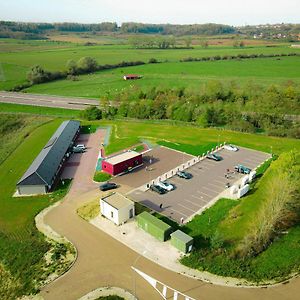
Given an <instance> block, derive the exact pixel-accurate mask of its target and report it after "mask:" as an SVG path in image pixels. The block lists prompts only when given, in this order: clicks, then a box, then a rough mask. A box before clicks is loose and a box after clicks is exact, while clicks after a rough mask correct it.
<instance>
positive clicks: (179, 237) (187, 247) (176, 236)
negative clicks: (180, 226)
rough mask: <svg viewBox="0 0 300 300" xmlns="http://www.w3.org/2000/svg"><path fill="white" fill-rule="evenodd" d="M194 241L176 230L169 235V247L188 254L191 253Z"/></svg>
mask: <svg viewBox="0 0 300 300" xmlns="http://www.w3.org/2000/svg"><path fill="white" fill-rule="evenodd" d="M193 242H194V239H193V238H192V237H190V236H189V235H187V234H185V233H184V232H182V231H181V230H176V231H175V232H173V233H172V234H171V245H173V246H174V247H175V248H177V249H178V250H180V251H181V252H184V253H188V252H191V251H192V248H193Z"/></svg>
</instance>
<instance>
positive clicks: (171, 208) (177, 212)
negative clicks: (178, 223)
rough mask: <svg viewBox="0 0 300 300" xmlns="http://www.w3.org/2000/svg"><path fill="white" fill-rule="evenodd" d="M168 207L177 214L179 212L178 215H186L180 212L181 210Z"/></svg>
mask: <svg viewBox="0 0 300 300" xmlns="http://www.w3.org/2000/svg"><path fill="white" fill-rule="evenodd" d="M168 209H169V210H172V211H174V212H175V213H177V214H179V215H182V216H185V217H188V216H187V215H186V214H184V213H182V212H179V211H177V210H176V209H173V208H168Z"/></svg>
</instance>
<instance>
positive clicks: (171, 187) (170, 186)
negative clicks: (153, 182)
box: [157, 181, 174, 192]
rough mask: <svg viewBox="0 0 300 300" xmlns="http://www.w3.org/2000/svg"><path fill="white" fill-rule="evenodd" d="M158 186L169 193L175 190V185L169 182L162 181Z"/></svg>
mask: <svg viewBox="0 0 300 300" xmlns="http://www.w3.org/2000/svg"><path fill="white" fill-rule="evenodd" d="M157 185H159V186H160V187H162V188H163V189H165V190H167V191H168V192H170V191H172V190H174V185H173V184H171V183H169V182H168V181H160V182H158V184H157Z"/></svg>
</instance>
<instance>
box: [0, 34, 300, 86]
mask: <svg viewBox="0 0 300 300" xmlns="http://www.w3.org/2000/svg"><path fill="white" fill-rule="evenodd" d="M22 45H23V50H22ZM0 46H1V49H2V51H1V50H0V66H1V67H0V89H9V88H12V87H13V86H14V85H16V84H20V83H22V82H24V81H25V79H26V73H27V72H28V70H29V69H30V67H31V66H34V65H40V66H42V67H44V68H46V69H47V70H50V71H56V70H65V68H66V63H67V61H68V60H70V59H73V60H75V61H77V60H79V59H80V58H81V57H84V56H91V57H94V58H95V59H96V60H97V62H98V63H99V64H113V63H119V62H122V61H137V60H139V61H144V62H147V61H148V60H149V59H150V58H155V59H157V60H160V61H170V62H176V61H179V60H180V59H183V58H187V57H203V56H214V55H220V56H223V55H238V54H253V53H255V54H261V53H263V54H271V53H272V54H274V53H290V52H298V53H300V50H299V49H291V48H289V47H288V46H287V45H282V46H276V47H266V46H248V47H245V48H233V47H228V46H210V47H208V48H206V49H204V48H201V47H200V46H195V48H193V49H164V50H162V49H133V48H132V47H131V46H130V45H97V46H83V45H82V44H81V45H78V44H75V43H63V42H62V43H59V42H50V41H34V42H31V43H30V42H24V41H23V42H21V41H19V42H18V41H16V40H9V39H5V40H4V39H0ZM1 69H2V72H1ZM1 73H2V74H3V75H2V76H1ZM3 78H4V79H3Z"/></svg>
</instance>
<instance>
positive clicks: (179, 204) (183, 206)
mask: <svg viewBox="0 0 300 300" xmlns="http://www.w3.org/2000/svg"><path fill="white" fill-rule="evenodd" d="M178 205H179V206H181V207H183V208H184V209H187V210H189V211H191V212H192V213H194V212H195V210H193V209H190V208H188V207H186V206H184V205H182V204H180V203H178Z"/></svg>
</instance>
